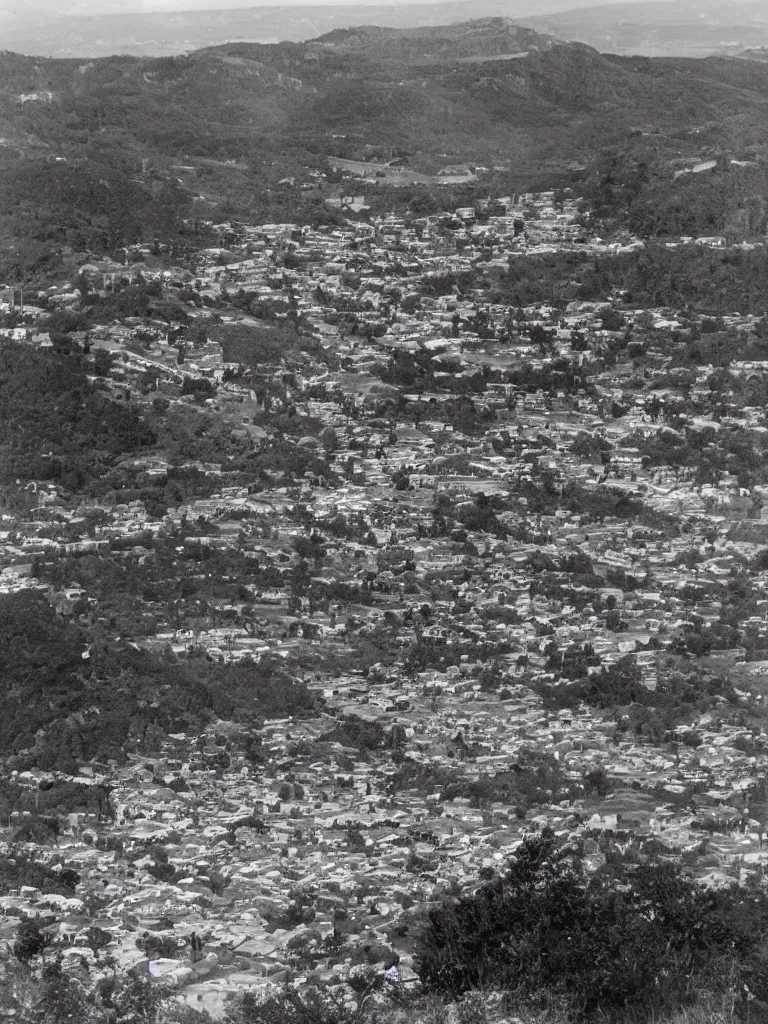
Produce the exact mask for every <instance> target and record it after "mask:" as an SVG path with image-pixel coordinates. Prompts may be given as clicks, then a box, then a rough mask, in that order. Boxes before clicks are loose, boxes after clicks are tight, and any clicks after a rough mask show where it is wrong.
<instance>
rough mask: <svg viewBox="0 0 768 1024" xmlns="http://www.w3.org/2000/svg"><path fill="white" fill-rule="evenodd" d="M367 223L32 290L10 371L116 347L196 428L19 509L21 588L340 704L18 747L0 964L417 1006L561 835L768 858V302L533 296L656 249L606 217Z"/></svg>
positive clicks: (156, 398) (146, 250) (217, 999)
mask: <svg viewBox="0 0 768 1024" xmlns="http://www.w3.org/2000/svg"><path fill="white" fill-rule="evenodd" d="M352 185H354V187H355V188H358V187H359V188H360V189H362V188H363V186H362V185H361V184H360V183H359V182H351V183H350V186H352ZM337 208H338V211H339V212H340V213H342V214H343V222H342V224H341V225H319V226H317V227H315V228H311V227H307V226H297V225H294V224H261V225H245V224H241V223H230V222H228V223H222V224H215V225H210V226H209V227H210V229H211V232H212V233H213V234H214V235H215V237H216V240H217V244H216V245H215V246H211V247H210V248H207V249H204V250H200V251H195V252H194V253H192V254H187V255H185V256H184V257H182V258H180V259H179V262H178V264H176V263H175V262H174V259H175V257H174V254H172V253H170V252H169V251H168V250H167V249H166V248H165V247H163V246H162V245H154V246H153V245H146V246H136V247H134V248H132V249H126V250H125V252H124V259H123V261H122V262H119V261H117V260H106V259H103V258H97V257H96V256H95V255H94V254H82V259H80V258H79V257H78V265H77V270H76V273H74V274H73V275H72V276H71V278H70V279H69V280H67V281H62V282H60V283H59V284H56V285H54V286H51V287H49V288H47V289H45V290H39V291H35V290H26V291H24V292H21V290H20V289H19V288H18V287H15V288H13V287H7V288H5V289H0V313H2V316H3V323H4V324H5V326H4V327H3V328H2V329H0V335H1V336H2V339H0V346H1V345H13V344H16V345H19V346H22V347H25V348H29V349H33V350H41V351H45V350H54V351H62V350H69V351H77V352H79V353H82V354H83V357H84V358H85V357H87V366H88V371H87V372H88V375H89V380H90V381H91V382H96V384H97V386H98V389H99V390H100V393H101V394H103V395H105V396H108V398H109V399H110V400H111V401H112V402H113V403H116V405H117V406H118V407H120V408H123V407H127V406H128V405H131V406H132V407H138V408H139V409H140V410H142V411H143V414H144V415H145V419H146V420H147V422H149V421H150V419H151V420H152V422H153V423H154V422H162V423H163V424H166V425H167V426H165V427H163V429H164V430H165V431H166V432H165V434H161V433H159V434H158V435H157V441H156V443H155V444H154V445H153V446H147V447H146V450H142V451H141V452H138V453H134V454H131V455H129V456H128V457H125V458H121V459H120V461H119V463H117V464H115V465H113V466H111V467H110V475H109V476H108V477H105V479H106V480H107V481H108V484H106V485H105V486H103V487H102V488H101V489H99V487H98V486H97V485H96V484H93V485H92V486H89V487H88V488H80V489H78V487H75V486H72V485H71V482H69V481H68V480H67V479H66V478H64V477H63V476H59V477H57V476H56V474H54V473H51V474H48V475H44V474H41V475H40V477H39V479H34V480H30V481H29V482H27V483H24V484H22V483H20V484H19V486H18V488H16V489H12V490H14V495H13V500H11V497H10V496H9V494H5V495H4V504H3V509H2V521H1V522H0V597H14V598H19V599H21V598H29V599H30V600H31V599H32V597H34V598H36V599H38V598H41V597H42V598H44V599H45V601H46V602H48V604H49V605H50V606H51V608H52V609H53V610H54V612H55V617H56V621H57V622H61V623H62V624H64V625H66V626H67V628H70V627H71V628H73V629H74V628H82V629H86V628H87V629H88V630H89V633H88V635H89V637H97V639H95V640H93V641H92V642H89V646H85V647H84V648H83V650H82V659H83V661H84V662H88V660H89V659H90V658H92V657H95V648H96V646H97V644H98V643H102V642H104V641H103V640H99V639H98V637H102V638H103V637H107V638H108V643H113V644H118V643H119V644H122V645H127V646H128V647H130V648H131V650H133V651H135V652H136V653H137V654H138V653H142V652H149V653H150V654H151V655H152V656H155V657H157V658H158V659H166V661H165V662H163V663H164V664H166V663H167V664H168V665H171V664H173V663H178V664H200V665H204V666H206V667H207V669H206V670H210V671H211V672H220V673H224V672H231V673H244V675H243V678H244V679H247V678H250V677H249V676H248V673H255V674H256V675H258V677H259V678H260V679H262V678H266V679H268V678H269V677H270V674H272V673H276V672H280V673H284V674H285V675H286V676H287V677H290V679H291V680H294V681H295V682H296V683H297V684H300V685H301V686H302V687H304V688H305V690H306V693H307V694H308V697H307V700H306V701H305V702H304V703H303V704H302V703H297V706H296V708H295V709H290V711H289V712H286V713H280V714H274V715H269V714H265V715H261V716H260V718H259V721H258V722H257V723H255V724H253V725H250V726H248V727H246V726H244V725H243V724H242V721H239V720H236V719H235V717H234V716H233V717H232V718H231V719H230V718H227V717H226V715H225V714H217V715H216V716H214V717H213V718H212V719H211V720H210V721H208V722H207V723H206V724H205V725H204V726H203V727H202V728H201V729H200V730H199V731H191V730H190V731H184V732H182V731H167V730H165V729H163V728H161V727H160V726H158V727H157V729H156V730H154V732H153V733H152V735H149V733H145V734H144V735H143V736H131V738H130V742H127V743H126V744H125V745H124V750H123V752H122V756H120V757H118V756H115V757H112V758H106V757H105V758H103V759H102V758H95V759H79V758H78V757H77V756H76V755H70V754H69V753H67V755H66V757H64V755H62V756H61V759H60V760H59V761H58V762H56V761H55V760H53V759H50V760H49V762H48V763H45V761H44V759H41V758H38V757H36V756H35V750H37V749H38V748H41V745H42V744H43V742H44V740H45V742H48V739H46V738H45V737H43V735H42V732H41V733H40V734H36V737H35V744H36V745H37V746H35V747H30V748H29V749H23V750H18V751H16V752H15V753H14V754H13V755H12V756H10V757H8V758H6V759H5V764H4V772H3V774H4V777H5V778H6V779H7V781H8V783H9V786H10V789H9V793H11V792H12V793H13V800H12V799H11V797H10V796H7V797H6V798H5V803H4V804H3V806H4V808H5V813H4V820H2V821H0V855H2V856H3V857H5V858H9V857H10V858H16V859H17V860H18V858H19V857H21V856H22V855H23V856H24V857H27V858H30V859H32V860H33V861H34V862H35V863H37V864H38V865H40V866H41V867H40V875H41V879H42V880H41V881H40V884H19V885H14V883H13V879H11V881H10V882H9V883H7V884H4V887H3V890H2V894H0V910H1V911H2V917H0V942H2V943H3V944H4V945H5V946H6V948H7V949H10V948H11V947H12V945H13V942H14V939H15V937H16V934H17V930H18V927H19V921H20V920H21V919H23V918H25V917H31V918H35V919H37V920H38V921H39V922H40V924H41V927H42V928H43V930H44V931H45V932H46V934H47V935H48V936H49V938H50V946H49V949H50V950H51V951H55V952H56V953H57V955H59V956H60V957H61V958H62V964H63V969H64V970H65V971H66V972H68V973H70V974H71V975H72V976H75V977H82V978H88V979H90V980H91V981H93V980H95V979H98V978H99V977H104V976H107V975H108V974H109V973H110V972H114V971H115V970H120V971H140V972H143V973H144V974H146V973H148V974H149V975H150V976H151V978H152V979H153V984H154V983H156V984H157V985H158V986H161V987H163V989H167V990H168V991H172V992H174V993H176V994H177V996H178V998H179V999H180V1000H182V1001H184V1002H185V1003H186V1004H187V1005H188V1006H190V1007H191V1008H193V1009H204V1010H207V1011H209V1012H210V1013H211V1014H213V1015H214V1016H217V1015H220V1014H221V1013H222V1010H223V1007H224V1005H225V1003H226V1000H227V999H228V998H229V997H230V996H232V995H233V994H236V993H240V992H244V991H253V992H257V993H261V992H264V991H268V990H270V989H271V988H274V987H275V986H281V985H284V984H286V983H289V984H294V985H297V986H303V985H308V984H313V985H317V986H320V987H321V988H326V989H328V990H329V991H334V992H338V993H340V994H342V995H343V996H344V997H345V998H348V999H350V1000H353V1001H354V1000H355V999H356V998H358V996H359V993H360V991H361V989H360V985H359V984H356V978H358V979H359V978H369V977H374V976H380V977H382V978H386V979H387V982H388V983H391V984H396V985H402V986H414V985H417V984H418V979H417V976H416V973H415V972H414V969H413V957H412V954H413V934H414V929H415V927H416V926H417V924H418V921H419V920H420V915H423V914H424V912H425V910H426V909H427V908H429V906H430V905H432V904H433V902H434V901H436V900H438V899H440V898H441V897H442V896H443V895H445V894H446V893H449V892H453V891H460V890H461V888H462V887H464V886H466V885H467V884H469V883H470V882H471V881H472V880H473V879H476V878H477V877H478V876H480V877H492V876H493V873H494V872H495V871H497V870H499V869H500V868H501V866H503V864H504V863H505V862H506V861H507V860H508V858H509V856H510V854H511V853H512V852H513V851H514V850H515V849H516V848H517V846H518V845H519V844H520V843H521V841H522V840H523V838H524V837H525V836H526V835H530V834H532V833H537V832H541V830H542V829H544V828H546V827H551V828H553V829H554V830H555V832H556V833H557V834H558V835H562V836H566V835H579V836H581V837H583V838H584V840H585V843H586V844H587V845H586V847H585V848H586V849H587V851H588V853H589V857H590V859H591V861H593V862H594V863H595V865H597V864H599V863H600V862H604V860H605V858H606V855H608V854H609V853H610V850H611V849H613V848H615V847H616V846H618V845H621V844H626V843H633V844H635V845H636V846H637V848H638V849H639V850H641V851H642V850H648V849H654V850H655V851H657V852H659V851H660V852H661V855H662V856H669V857H675V858H678V859H679V858H682V859H683V860H684V861H685V863H686V864H687V865H689V866H690V867H691V869H692V871H693V872H694V873H695V875H696V877H697V878H698V879H699V880H700V881H701V884H702V885H705V886H708V887H711V888H713V889H719V888H722V887H727V886H729V885H732V884H734V882H744V881H745V880H748V879H755V880H760V879H762V878H763V873H764V865H765V862H766V857H767V856H768V851H766V850H764V843H763V840H764V834H765V828H766V822H768V793H766V790H765V782H764V778H763V774H762V772H761V770H760V765H761V763H762V758H763V756H764V754H765V751H766V748H767V747H768V732H767V731H766V716H765V713H764V711H763V704H764V702H765V700H766V699H768V698H766V696H765V695H766V693H768V625H766V621H767V620H766V615H765V610H766V606H767V605H768V557H766V549H767V548H768V469H767V468H766V467H767V466H768V461H766V459H765V457H764V456H765V454H766V446H767V445H768V440H767V439H768V418H767V417H766V412H765V407H766V405H765V400H766V394H767V392H766V388H767V387H768V323H766V319H765V318H760V317H757V316H754V315H747V314H741V313H738V312H736V311H734V312H733V313H732V314H729V315H726V316H705V315H703V314H699V313H693V312H691V310H690V309H685V310H684V309H671V308H668V307H659V308H634V307H633V305H632V302H631V297H629V298H628V297H627V296H625V295H621V294H606V295H605V296H604V299H603V301H594V302H588V301H584V300H583V299H580V298H578V297H574V295H573V294H572V293H571V292H570V291H569V288H570V283H569V282H568V281H564V282H563V283H562V286H560V287H559V294H558V295H557V296H553V298H552V302H551V304H537V305H521V304H516V303H514V302H513V301H509V295H508V294H504V295H502V294H501V293H500V292H499V288H498V287H496V285H495V284H494V282H495V281H497V279H498V277H499V275H501V277H502V279H503V280H504V281H505V282H507V284H506V285H505V287H507V289H509V288H513V286H512V285H510V284H509V281H510V280H514V276H515V273H516V267H517V266H518V264H519V263H520V261H523V260H527V259H530V258H531V257H542V258H546V257H547V255H548V254H551V253H562V252H563V251H568V252H576V253H587V254H590V255H595V256H597V255H600V256H608V257H610V256H620V255H621V254H622V253H627V252H633V251H635V250H637V249H638V248H642V246H643V242H641V241H640V240H638V239H636V238H633V237H631V236H629V235H626V236H623V237H621V238H615V239H609V240H605V239H602V238H599V237H597V236H596V235H595V233H594V230H593V228H592V227H591V225H590V221H589V217H587V216H585V215H584V214H583V212H582V210H581V207H580V204H579V201H578V197H576V196H575V195H572V194H570V193H568V192H565V193H562V192H554V191H553V192H542V193H528V194H521V195H516V196H511V197H501V198H489V199H488V200H487V201H484V202H482V203H480V204H478V205H476V206H473V207H466V208H459V209H456V210H452V211H443V212H441V213H439V214H433V215H429V216H425V217H421V218H410V219H406V218H405V217H402V216H399V215H396V214H390V215H387V216H374V217H370V218H369V217H366V216H365V211H366V203H365V195H364V194H363V195H357V194H350V195H347V196H341V197H340V198H339V200H338V207H337ZM750 244H753V245H762V244H763V243H760V242H755V243H750ZM667 245H669V246H672V247H674V246H701V247H705V248H711V249H713V250H719V249H722V248H724V247H725V246H726V239H725V238H721V237H719V236H718V237H701V238H682V239H677V240H675V241H673V242H668V243H667ZM98 303H102V304H103V308H105V309H109V310H111V311H112V313H113V314H114V315H110V316H109V317H108V318H107V317H105V318H95V317H91V319H90V320H89V319H87V318H86V317H85V316H84V315H83V314H84V311H87V310H88V309H89V308H92V309H98V308H102V307H100V306H99V305H98ZM121 303H122V305H121ZM761 454H762V456H763V457H761ZM42 456H45V453H42ZM42 456H41V457H42ZM45 457H47V456H45ZM50 459H51V461H55V459H56V455H55V453H51V455H50ZM9 493H10V492H9ZM126 581H128V582H126ZM129 588H132V589H129ZM129 593H130V598H129V597H127V596H126V595H127V594H129ZM62 628H63V627H62ZM168 673H169V674H170V673H171V669H170V668H168ZM259 674H260V675H259ZM222 678H224V677H223V676H222ZM227 678H229V677H227ZM232 678H235V676H234V675H233V676H232ZM237 678H238V679H239V678H240V676H239V675H238V676H237ZM275 678H282V676H279V677H277V676H276V677H275ZM159 688H161V687H159ZM238 692H239V691H238ZM159 699H161V696H160V695H158V700H159ZM238 699H240V698H238ZM89 714H91V715H92V717H95V716H96V715H97V714H98V712H97V711H88V710H85V711H78V712H77V715H79V716H80V718H79V719H78V720H77V722H75V721H74V718H75V716H74V715H73V716H71V719H72V720H71V721H69V720H68V721H67V722H66V723H65V726H66V729H70V730H71V731H75V730H76V729H85V728H86V726H88V715H89ZM61 728H62V730H63V731H66V730H65V727H64V726H62V727H61ZM62 794H66V799H65V796H64V795H62ZM59 797H60V799H59ZM65 805H66V810H64V811H62V812H61V813H59V812H58V811H57V810H56V809H57V808H58V807H61V808H64V807H65ZM52 815H53V816H54V817H55V818H56V822H55V829H54V828H53V827H52V826H51V830H50V831H49V832H46V831H45V829H43V826H42V824H41V822H43V821H46V822H49V824H50V818H51V816H52ZM65 876H66V879H69V881H65V880H64V879H65ZM57 878H58V879H59V881H58V883H57V884H56V885H53V884H52V883H53V882H54V881H55V880H56V879H57ZM46 882H47V883H48V885H46ZM54 889H55V891H53V890H54ZM366 972H368V973H366ZM1 1015H2V1012H1V1011H0V1016H1Z"/></svg>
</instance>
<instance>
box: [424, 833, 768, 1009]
mask: <svg viewBox="0 0 768 1024" xmlns="http://www.w3.org/2000/svg"><path fill="white" fill-rule="evenodd" d="M766 925H768V896H767V895H766V894H765V893H763V892H757V891H752V890H746V889H743V888H734V889H730V890H726V891H717V892H714V891H709V890H706V889H704V888H702V887H701V886H700V885H699V884H697V883H696V882H695V881H694V880H693V879H691V878H688V877H686V876H685V875H684V874H683V872H682V870H681V869H680V868H679V867H678V866H677V865H674V864H669V863H655V864H650V863H644V864H638V863H628V862H626V861H624V860H622V859H621V858H619V859H618V860H617V861H616V862H614V863H613V864H606V865H605V866H604V867H602V868H601V869H599V870H598V871H597V872H594V873H592V874H588V873H587V872H586V871H585V869H584V862H583V859H582V851H581V849H580V848H579V847H578V846H577V845H574V844H573V843H559V842H558V841H557V840H556V838H555V836H554V834H553V833H551V832H545V833H543V834H542V836H540V837H537V838H533V839H528V840H526V841H525V842H524V843H523V845H522V846H521V847H520V849H519V850H518V852H517V855H516V857H515V859H514V860H513V861H512V862H511V863H510V865H509V868H508V870H507V872H506V874H504V875H503V876H501V877H498V878H496V879H494V880H493V881H491V882H489V883H487V884H484V885H482V886H480V887H479V888H478V889H477V890H476V891H475V892H474V893H472V894H471V895H467V896H464V897H462V898H458V899H447V900H445V901H444V902H443V903H442V904H441V905H440V906H439V907H437V908H435V909H433V910H432V911H430V913H429V915H428V918H427V921H426V923H425V925H424V927H423V929H422V932H421V935H420V937H419V941H418V949H417V964H418V971H419V974H420V977H421V980H422V982H423V984H424V986H425V988H426V989H427V991H433V992H436V993H439V994H441V995H442V996H443V997H444V998H447V999H449V1000H456V999H459V998H461V997H462V996H463V995H465V994H466V993H468V992H471V991H473V990H478V989H480V990H482V989H485V990H495V991H501V992H503V993H505V995H506V997H507V998H508V999H509V1000H510V1002H511V1003H512V1004H517V1005H523V1004H525V1003H530V1001H531V1000H537V999H539V998H540V997H541V996H542V994H544V995H545V997H546V1001H547V1002H548V1003H549V1004H550V1005H552V1004H555V1005H558V1006H559V1007H561V1008H562V1009H563V1012H564V1013H565V1016H566V1017H567V1018H568V1019H572V1020H577V1019H581V1020H586V1019H593V1020H594V1019H599V1018H602V1019H610V1020H612V1021H616V1020H618V1019H627V1020H628V1019H631V1020H633V1021H646V1020H657V1021H658V1020H659V1018H660V1016H664V1015H670V1014H674V1013H675V1012H677V1011H679V1010H681V1009H683V1008H686V1007H691V1006H693V1005H694V1004H695V1003H696V1001H697V998H700V996H701V994H702V993H707V994H708V995H709V996H714V997H717V996H718V995H726V994H727V993H729V992H738V993H739V998H740V999H742V1000H748V1001H749V1005H750V1006H751V1007H752V1008H753V1009H754V1007H755V1006H760V1005H761V1004H762V1003H768V948H767V947H766V943H765V941H764V938H763V936H764V935H765V932H766ZM753 1017H754V1014H753ZM754 1019H757V1018H754Z"/></svg>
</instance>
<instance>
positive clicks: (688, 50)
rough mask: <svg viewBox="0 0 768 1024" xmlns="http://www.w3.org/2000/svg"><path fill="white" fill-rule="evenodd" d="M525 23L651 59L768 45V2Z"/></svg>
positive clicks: (682, 3)
mask: <svg viewBox="0 0 768 1024" xmlns="http://www.w3.org/2000/svg"><path fill="white" fill-rule="evenodd" d="M521 20H522V21H524V22H525V24H526V25H530V26H531V27H532V28H535V29H536V30H537V31H539V32H544V33H551V34H554V35H556V36H558V37H559V38H560V39H568V40H572V41H576V42H581V43H586V44H587V45H589V46H593V47H595V48H596V49H598V50H601V51H606V52H610V53H619V54H640V55H644V56H648V57H673V56H674V57H681V56H684V57H705V56H709V55H712V54H720V55H726V54H728V55H731V54H736V53H738V52H739V51H740V50H743V49H745V48H746V47H763V46H766V45H768V5H767V4H766V3H765V2H764V0H736V2H734V3H722V2H719V0H674V2H672V3H670V2H669V0H666V2H647V0H640V2H632V3H626V4H603V5H600V6H594V7H582V8H580V9H574V10H566V11H560V12H553V13H547V14H541V15H536V16H533V17H529V16H523V17H522V19H521Z"/></svg>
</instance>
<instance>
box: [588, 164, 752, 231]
mask: <svg viewBox="0 0 768 1024" xmlns="http://www.w3.org/2000/svg"><path fill="white" fill-rule="evenodd" d="M699 162H700V163H704V162H706V161H703V160H702V161H699ZM693 164H694V161H690V162H689V164H683V165H682V166H679V167H677V171H678V172H682V173H678V174H677V176H675V173H674V167H673V165H671V164H670V162H668V161H662V160H660V159H659V158H658V156H657V155H656V154H655V153H654V152H653V151H650V150H645V149H644V148H642V147H640V148H638V149H636V150H634V151H631V152H627V151H617V150H608V151H606V152H603V153H601V154H600V155H599V156H598V158H597V159H596V160H595V161H594V163H593V164H592V166H591V167H590V169H589V170H588V172H587V174H586V175H585V177H584V180H583V181H582V182H581V183H580V190H581V194H582V196H583V197H584V201H585V206H586V207H587V208H588V209H589V210H590V211H591V213H592V215H593V217H594V218H595V219H597V220H598V221H600V222H603V223H605V224H606V225H607V226H610V227H624V228H628V229H629V230H630V231H632V232H634V233H635V234H637V235H640V236H641V237H642V238H659V237H667V238H672V237H679V236H681V235H691V236H693V237H694V238H695V237H698V236H701V235H722V234H726V235H729V236H730V237H731V238H732V239H735V238H749V237H757V236H764V235H765V230H766V225H767V224H768V168H766V166H765V165H764V164H760V165H758V164H757V163H756V162H755V163H752V161H741V162H740V163H732V162H731V159H730V157H729V156H727V155H721V156H719V157H718V158H717V163H716V165H715V166H714V167H712V168H709V169H707V170H703V171H700V172H699V173H696V174H693V173H690V172H689V171H687V167H689V166H690V165H693Z"/></svg>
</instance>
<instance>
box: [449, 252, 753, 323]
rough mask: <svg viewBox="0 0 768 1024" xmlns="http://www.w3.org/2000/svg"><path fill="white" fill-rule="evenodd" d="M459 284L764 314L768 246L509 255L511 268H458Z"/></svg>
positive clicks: (534, 297)
mask: <svg viewBox="0 0 768 1024" xmlns="http://www.w3.org/2000/svg"><path fill="white" fill-rule="evenodd" d="M455 283H456V284H457V285H458V287H459V289H460V290H461V291H462V292H464V293H469V292H470V291H471V290H472V289H473V288H477V287H485V288H487V290H488V299H489V301H491V302H498V303H505V304H506V305H511V306H529V305H535V304H539V303H547V304H550V303H552V301H553V300H554V301H555V302H556V303H559V304H560V305H561V306H562V305H565V304H566V303H567V302H570V301H573V300H582V301H590V302H602V301H604V300H605V296H606V295H611V294H615V293H619V294H621V297H622V301H623V303H624V304H625V305H627V306H628V307H630V308H632V309H636V308H639V307H645V308H655V307H660V306H671V307H675V308H677V309H690V310H692V311H694V312H697V313H703V314H711V315H713V316H718V315H722V314H727V313H734V312H739V313H743V314H746V313H755V314H758V315H762V314H764V312H765V309H766V306H767V305H768V251H766V249H765V248H764V247H762V246H760V247H758V248H755V249H741V248H731V249H723V250H720V249H712V248H708V247H704V246H698V245H693V244H691V245H679V246H676V247H673V248H667V247H666V246H664V245H659V244H655V243H649V244H647V245H646V246H645V247H644V248H643V249H638V250H635V251H634V252H626V253H619V254H616V255H600V254H593V253H587V252H584V253H580V252H560V253H551V254H547V255H542V256H520V257H513V258H511V259H510V261H509V268H508V270H505V271H500V272H499V273H493V272H490V271H484V270H480V269H478V270H475V271H472V272H467V273H464V274H459V275H456V282H455Z"/></svg>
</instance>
